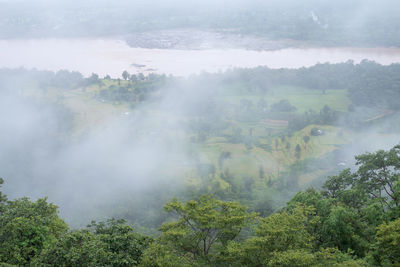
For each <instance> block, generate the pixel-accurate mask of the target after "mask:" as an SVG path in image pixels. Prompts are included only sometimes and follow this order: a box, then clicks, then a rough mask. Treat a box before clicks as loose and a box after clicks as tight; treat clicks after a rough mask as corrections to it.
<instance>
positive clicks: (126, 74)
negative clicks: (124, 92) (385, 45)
mask: <svg viewBox="0 0 400 267" xmlns="http://www.w3.org/2000/svg"><path fill="white" fill-rule="evenodd" d="M129 77H130V74H129V72H127V71H126V70H124V72H122V79H124V80H125V81H126V80H127V79H128V78H129Z"/></svg>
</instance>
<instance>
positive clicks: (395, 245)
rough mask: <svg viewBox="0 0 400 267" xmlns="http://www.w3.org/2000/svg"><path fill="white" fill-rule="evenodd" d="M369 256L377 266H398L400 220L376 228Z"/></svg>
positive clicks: (399, 262)
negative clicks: (374, 239)
mask: <svg viewBox="0 0 400 267" xmlns="http://www.w3.org/2000/svg"><path fill="white" fill-rule="evenodd" d="M373 248H374V250H373V251H372V253H371V255H372V257H373V259H374V261H375V263H377V264H379V266H400V219H397V220H395V221H392V222H390V223H388V224H386V223H384V224H382V225H380V226H379V227H378V232H377V233H376V241H375V244H374V246H373Z"/></svg>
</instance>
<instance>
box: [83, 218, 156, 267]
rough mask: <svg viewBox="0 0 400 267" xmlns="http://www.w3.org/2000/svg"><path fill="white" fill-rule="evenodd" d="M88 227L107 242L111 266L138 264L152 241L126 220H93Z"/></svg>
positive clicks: (108, 261) (108, 260)
mask: <svg viewBox="0 0 400 267" xmlns="http://www.w3.org/2000/svg"><path fill="white" fill-rule="evenodd" d="M88 227H89V229H91V230H92V231H93V232H94V234H95V235H97V236H99V239H100V241H102V242H103V243H105V246H106V252H107V253H108V254H109V256H108V257H107V265H110V266H133V265H138V264H139V263H140V261H141V258H142V254H143V252H144V251H145V249H146V248H147V247H148V245H149V244H150V242H151V239H150V238H148V237H146V236H142V235H140V234H138V233H136V232H135V231H134V229H133V228H132V227H131V226H129V225H127V224H126V221H125V220H115V219H110V220H107V221H106V222H99V223H96V222H94V221H93V222H92V223H91V224H90V225H88Z"/></svg>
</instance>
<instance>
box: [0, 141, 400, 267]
mask: <svg viewBox="0 0 400 267" xmlns="http://www.w3.org/2000/svg"><path fill="white" fill-rule="evenodd" d="M356 161H357V163H356V164H357V166H358V168H357V170H356V171H354V172H352V171H351V170H350V169H346V170H344V171H342V172H341V173H339V174H338V175H336V176H332V177H328V178H327V180H326V182H325V183H324V185H323V186H322V189H321V190H316V189H314V188H312V187H311V188H309V189H307V190H305V191H299V192H298V193H297V194H296V195H295V196H294V197H293V198H292V199H291V200H290V201H289V202H288V203H287V205H286V206H285V207H283V208H282V209H281V210H279V211H277V212H275V213H273V214H271V215H270V216H267V217H262V216H260V215H259V214H257V213H255V212H249V211H248V209H247V208H246V207H245V206H243V205H241V204H240V203H238V202H232V201H221V200H218V199H215V198H213V197H212V196H210V195H202V196H200V197H199V198H196V199H194V200H190V201H187V202H185V203H183V202H181V201H179V200H178V199H173V200H171V201H170V202H168V203H166V205H165V207H164V209H165V211H166V212H167V213H170V214H171V217H170V219H169V220H168V221H167V222H164V223H163V224H162V225H161V227H160V228H159V231H160V232H159V234H157V235H156V236H153V237H147V236H144V235H141V234H138V233H137V232H135V231H134V229H133V228H132V227H130V226H128V225H127V224H125V222H124V221H123V220H115V219H111V220H108V221H106V222H100V223H98V222H92V223H91V224H90V225H88V226H87V228H85V229H82V230H69V229H68V226H67V225H66V224H65V223H64V222H63V220H61V219H60V218H59V217H58V215H57V207H56V206H54V205H53V204H51V203H48V202H47V200H46V199H38V200H37V201H35V202H32V201H31V200H29V199H27V198H21V199H15V200H7V197H6V196H5V195H4V194H0V198H1V202H0V212H1V216H0V240H1V247H0V261H1V262H3V263H4V264H9V265H18V266H20V265H32V266H137V265H139V266H288V267H289V266H398V265H399V264H400V247H399V245H398V244H399V240H400V217H399V214H400V180H399V177H400V176H399V175H400V174H399V170H400V146H395V147H393V148H392V149H390V150H388V151H384V150H379V151H376V152H374V153H365V154H362V155H359V156H357V157H356ZM0 182H1V183H3V180H0ZM6 266H7V265H6Z"/></svg>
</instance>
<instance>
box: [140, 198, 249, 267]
mask: <svg viewBox="0 0 400 267" xmlns="http://www.w3.org/2000/svg"><path fill="white" fill-rule="evenodd" d="M165 210H166V211H167V212H169V213H175V215H177V216H178V219H177V221H173V222H169V223H164V224H163V225H162V226H161V227H160V229H159V230H160V231H161V232H162V234H161V236H160V238H159V239H158V240H157V242H156V243H155V244H153V245H151V246H150V248H149V252H146V254H145V259H144V261H145V262H147V263H150V262H152V264H153V265H156V266H160V265H161V262H163V261H164V260H165V259H163V258H160V257H162V254H161V255H160V256H157V254H156V253H154V252H155V251H157V250H159V249H160V247H164V248H165V249H167V250H168V251H169V252H170V253H172V255H173V256H171V257H172V258H173V259H175V260H176V259H179V258H181V260H182V262H185V261H186V262H191V263H192V264H197V263H201V262H202V263H204V264H211V263H212V262H213V261H215V260H216V259H217V258H218V256H219V254H221V253H223V252H224V251H225V248H226V246H227V245H228V242H229V241H231V240H234V239H235V238H236V237H237V236H238V235H239V233H240V232H241V230H242V228H243V227H245V226H246V225H247V224H248V223H249V222H250V221H252V220H253V219H254V218H255V217H256V214H255V213H248V212H247V211H246V208H245V207H244V206H242V205H240V204H239V203H237V202H224V201H220V200H216V199H213V198H211V197H210V196H205V195H203V196H201V197H200V199H199V201H195V200H190V201H188V202H186V203H182V202H180V201H178V200H177V199H173V200H172V201H170V202H169V203H167V204H166V206H165ZM146 255H147V257H146ZM149 255H152V257H154V256H156V257H155V258H153V259H149ZM182 264H183V263H182ZM183 265H184V264H183Z"/></svg>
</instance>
